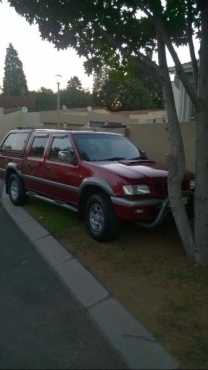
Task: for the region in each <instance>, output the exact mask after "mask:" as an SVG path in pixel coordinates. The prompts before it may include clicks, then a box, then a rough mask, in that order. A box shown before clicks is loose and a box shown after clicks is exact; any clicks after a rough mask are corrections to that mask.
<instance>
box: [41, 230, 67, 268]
mask: <svg viewBox="0 0 208 370" xmlns="http://www.w3.org/2000/svg"><path fill="white" fill-rule="evenodd" d="M34 244H35V246H36V248H37V249H38V251H39V253H40V254H41V255H42V256H43V257H44V259H45V260H46V261H48V262H49V264H50V265H51V266H53V267H54V266H57V265H60V264H62V263H64V262H66V261H67V260H69V259H71V258H72V255H71V254H70V253H69V252H67V251H66V249H65V248H64V247H62V245H61V244H60V243H59V242H57V240H56V239H55V238H53V237H52V236H47V237H46V238H43V239H40V240H37V241H36V242H35V243H34Z"/></svg>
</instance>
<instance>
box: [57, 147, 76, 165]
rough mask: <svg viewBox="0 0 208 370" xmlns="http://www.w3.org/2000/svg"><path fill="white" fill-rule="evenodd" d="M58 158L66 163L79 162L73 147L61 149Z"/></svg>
mask: <svg viewBox="0 0 208 370" xmlns="http://www.w3.org/2000/svg"><path fill="white" fill-rule="evenodd" d="M58 159H59V160H60V161H61V162H64V163H71V164H76V163H77V160H76V154H75V151H74V150H73V149H69V150H60V151H59V152H58Z"/></svg>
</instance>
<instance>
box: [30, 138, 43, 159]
mask: <svg viewBox="0 0 208 370" xmlns="http://www.w3.org/2000/svg"><path fill="white" fill-rule="evenodd" d="M47 142H48V136H36V137H34V139H33V142H32V146H31V149H30V152H29V157H35V158H42V157H43V155H44V152H45V148H46V144H47Z"/></svg>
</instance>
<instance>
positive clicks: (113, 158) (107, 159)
mask: <svg viewBox="0 0 208 370" xmlns="http://www.w3.org/2000/svg"><path fill="white" fill-rule="evenodd" d="M124 160H126V158H124V157H111V158H106V159H103V161H124Z"/></svg>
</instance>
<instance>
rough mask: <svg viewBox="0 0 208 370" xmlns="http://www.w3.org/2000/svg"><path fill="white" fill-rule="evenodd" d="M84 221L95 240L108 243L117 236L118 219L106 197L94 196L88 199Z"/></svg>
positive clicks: (102, 195) (103, 195) (101, 195)
mask: <svg viewBox="0 0 208 370" xmlns="http://www.w3.org/2000/svg"><path fill="white" fill-rule="evenodd" d="M85 219H86V224H87V228H88V231H89V233H90V235H91V236H92V237H93V238H94V239H95V240H98V241H110V240H113V239H115V237H116V236H117V233H118V219H117V216H116V214H115V212H114V209H113V206H112V203H111V201H110V199H109V198H108V196H107V195H105V194H94V195H91V196H90V197H89V198H88V201H87V205H86V212H85Z"/></svg>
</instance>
